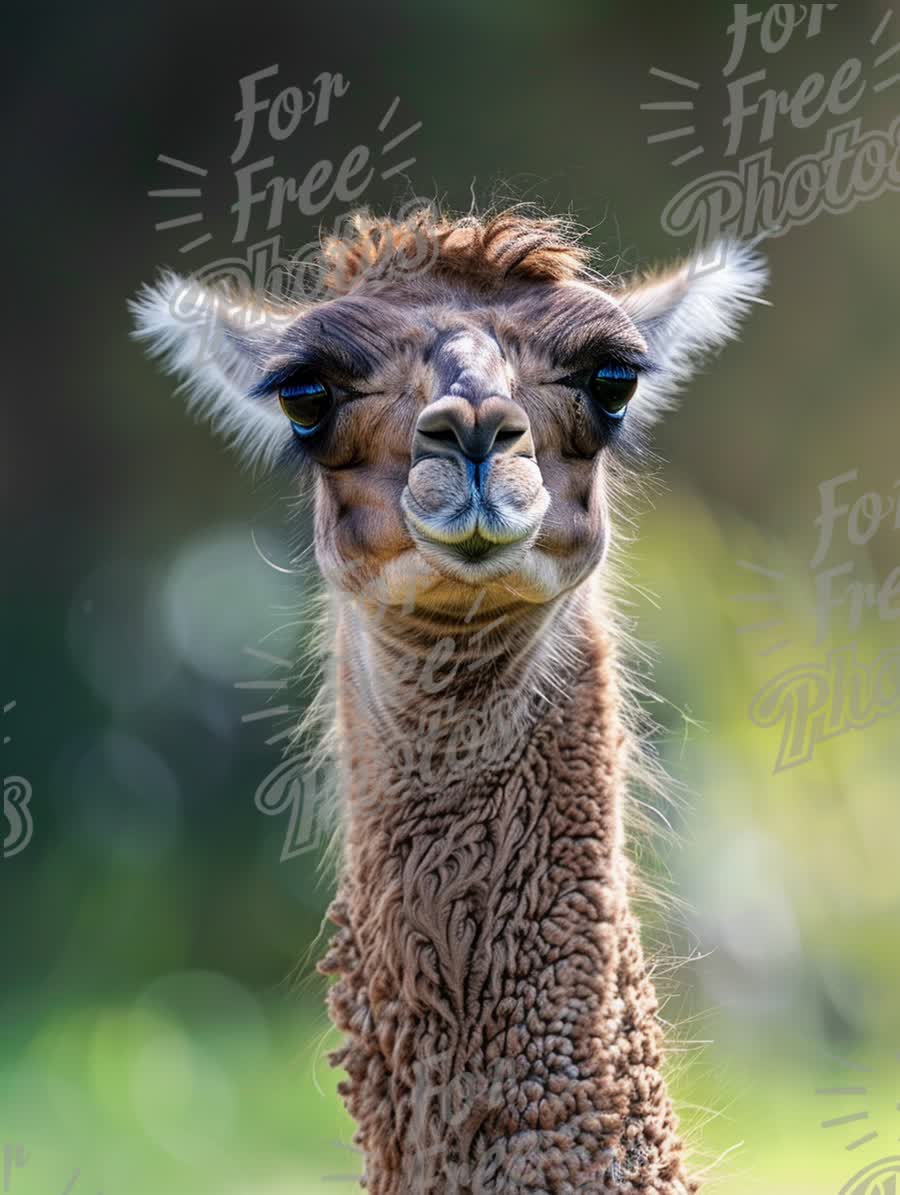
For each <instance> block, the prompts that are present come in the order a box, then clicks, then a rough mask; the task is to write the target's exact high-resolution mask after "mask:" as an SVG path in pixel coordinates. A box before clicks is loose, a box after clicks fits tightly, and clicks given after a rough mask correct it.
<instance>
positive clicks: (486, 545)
mask: <svg viewBox="0 0 900 1195" xmlns="http://www.w3.org/2000/svg"><path fill="white" fill-rule="evenodd" d="M502 547H503V545H502V544H495V543H492V542H491V541H490V540H489V539H485V537H484V536H483V535H480V534H479V533H478V532H477V531H475V532H474V533H473V534H472V535H470V536H469V538H468V539H464V540H462V541H461V542H460V543H457V544H453V545H452V546H451V551H453V552H456V553H457V554H458V555H459V556H461V557H462V559H463V560H470V561H478V560H484V558H485V557H486V556H489V555H490V554H491V552H496V551H497V550H498V549H500V548H502Z"/></svg>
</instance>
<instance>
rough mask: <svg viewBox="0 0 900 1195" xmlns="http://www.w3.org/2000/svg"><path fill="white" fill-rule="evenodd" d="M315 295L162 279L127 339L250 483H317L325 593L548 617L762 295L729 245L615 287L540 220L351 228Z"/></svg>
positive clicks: (382, 223) (599, 554)
mask: <svg viewBox="0 0 900 1195" xmlns="http://www.w3.org/2000/svg"><path fill="white" fill-rule="evenodd" d="M320 267H321V279H322V294H321V296H319V297H318V298H317V300H316V301H310V300H309V298H308V297H301V298H299V299H297V301H293V302H292V301H281V302H273V301H270V300H268V299H265V298H263V297H261V296H258V295H247V294H244V295H241V294H238V293H236V292H235V291H234V290H232V291H230V292H227V293H226V292H224V291H221V290H219V289H217V288H216V287H215V286H211V285H204V284H203V283H201V282H199V281H197V280H196V279H188V280H185V279H182V278H179V277H177V276H176V275H174V274H166V275H164V276H163V277H162V278H161V280H160V282H159V283H158V284H157V285H155V286H153V287H150V288H147V289H145V290H144V291H143V292H142V294H141V296H140V297H139V298H138V299H137V300H136V302H135V303H134V305H133V309H134V312H135V315H136V319H137V326H138V331H137V334H138V335H139V336H141V337H143V338H145V339H146V340H147V341H149V343H150V345H151V348H152V350H153V351H156V352H158V353H160V354H162V355H164V357H165V359H166V363H167V365H168V366H169V367H170V368H171V369H172V370H173V371H175V372H177V373H179V374H181V375H182V376H183V377H184V379H185V381H186V383H187V385H188V390H189V393H190V394H191V395H192V401H194V402H195V403H196V404H198V405H199V407H200V409H201V411H202V412H203V413H205V414H208V415H209V416H210V418H211V419H212V421H213V423H214V424H216V425H217V426H218V427H219V428H220V429H221V430H222V431H223V432H224V433H225V434H226V436H228V437H229V438H230V439H231V440H233V441H234V442H235V443H236V444H237V446H238V447H239V448H240V449H241V450H242V452H243V453H244V455H245V456H246V458H247V459H248V461H250V462H251V463H253V464H254V465H258V466H269V465H275V464H281V465H283V466H285V467H286V469H287V470H288V471H291V472H293V473H294V474H296V475H298V477H302V478H304V479H310V480H311V481H312V482H313V488H314V494H315V550H316V556H317V559H318V562H319V566H320V568H321V570H322V572H323V573H324V575H325V577H326V578H327V579H328V580H329V581H330V582H331V583H332V584H333V585H335V586H336V587H337V588H338V589H339V590H343V591H344V592H350V593H353V592H361V591H362V590H368V592H369V593H377V594H378V596H379V600H380V601H381V602H383V603H386V604H387V605H388V606H390V605H391V604H395V603H401V602H408V601H409V597H410V592H411V586H412V587H413V588H414V592H415V603H416V605H417V606H419V607H424V608H426V609H427V608H429V607H433V608H435V609H437V608H440V609H442V610H445V611H446V610H448V609H452V608H453V607H455V606H459V605H460V604H468V603H470V602H471V599H472V592H473V589H474V590H485V591H486V592H487V594H488V595H489V598H490V604H491V605H492V606H494V607H499V608H503V607H504V606H505V605H508V604H510V603H522V602H525V603H546V602H549V601H551V600H552V599H554V598H555V597H557V596H558V595H560V594H562V593H565V592H567V591H569V590H572V589H573V588H574V587H576V586H577V585H578V584H579V583H580V582H581V581H583V580H584V579H585V578H586V577H587V576H588V575H589V574H590V573H591V572H592V571H593V570H595V569H596V568H597V567H598V565H600V564H601V562H602V560H603V558H604V555H605V552H606V548H607V545H608V542H609V534H610V532H609V521H610V520H609V507H610V494H611V493H612V492H614V481H615V478H616V476H617V472H618V473H621V468H622V462H625V461H628V460H634V459H636V454H637V456H639V453H640V449H641V447H642V445H643V444H644V443H645V442H646V435H647V430H648V428H649V427H650V425H651V424H652V423H653V422H654V420H655V419H656V418H657V417H658V416H659V414H660V413H661V412H662V411H663V410H665V409H666V407H667V406H669V405H671V402H672V399H673V397H674V396H675V395H676V393H677V392H678V391H679V389H680V388H681V387H682V386H683V385H684V383H685V382H686V381H687V380H688V378H689V377H690V375H691V373H692V372H693V370H694V369H695V367H696V366H697V365H698V364H699V363H700V361H701V360H702V359H703V357H704V356H705V355H706V354H708V353H709V352H711V351H713V350H715V349H717V348H719V347H720V346H721V345H722V344H723V343H724V342H725V341H726V340H728V339H729V338H731V337H732V336H733V335H734V334H735V332H736V328H737V325H738V323H739V320H740V317H741V316H742V315H743V314H744V313H745V311H746V309H747V305H748V304H749V303H750V302H752V301H754V299H755V298H756V296H757V295H758V293H759V292H760V290H761V289H762V287H763V285H764V282H765V270H764V267H763V265H762V262H761V260H760V259H759V257H758V256H757V255H755V254H754V253H753V252H752V251H751V250H749V249H747V248H745V247H742V246H739V245H737V244H734V243H731V244H723V245H719V246H716V247H715V249H714V250H713V251H711V252H710V253H709V254H707V255H706V262H705V263H702V262H700V261H699V260H694V261H689V262H687V263H685V264H683V265H681V266H679V267H677V268H674V269H672V270H670V271H667V272H663V273H659V274H652V275H644V276H640V277H637V278H634V279H627V280H622V281H615V280H609V279H607V278H604V277H602V276H600V275H598V274H597V273H596V272H594V271H593V270H592V269H591V268H590V267H589V262H588V254H587V252H586V251H585V250H584V248H583V247H582V246H581V245H580V243H579V239H578V237H577V236H576V235H575V234H573V232H572V231H571V230H570V229H569V227H568V226H567V225H566V224H565V223H564V222H563V221H559V220H552V219H545V218H534V217H528V216H523V215H521V214H519V213H517V212H515V211H513V212H510V213H505V214H501V215H498V216H494V217H492V218H489V219H484V220H479V219H476V218H474V217H464V218H461V219H457V220H453V219H448V218H444V217H440V216H437V215H435V214H434V212H433V211H432V210H431V209H429V208H422V209H420V210H417V211H415V212H413V213H412V215H409V216H407V217H406V218H404V219H403V220H398V221H391V220H387V219H384V220H380V219H375V218H373V217H370V216H367V215H364V214H362V215H359V216H357V217H356V218H355V220H354V221H353V224H352V228H351V231H350V232H349V233H348V234H347V235H346V236H342V237H334V238H331V239H330V240H326V241H325V242H324V244H323V247H322V253H321V258H320Z"/></svg>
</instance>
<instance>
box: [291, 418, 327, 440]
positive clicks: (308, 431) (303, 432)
mask: <svg viewBox="0 0 900 1195" xmlns="http://www.w3.org/2000/svg"><path fill="white" fill-rule="evenodd" d="M320 426H321V424H319V423H317V424H316V425H315V427H301V426H300V424H299V423H294V422H293V420H292V421H291V431H292V432H293V433H294V435H295V436H299V437H300V439H301V440H305V439H306V437H307V436H311V435H313V434H314V433H315V432H317V431H318V430H319V428H320Z"/></svg>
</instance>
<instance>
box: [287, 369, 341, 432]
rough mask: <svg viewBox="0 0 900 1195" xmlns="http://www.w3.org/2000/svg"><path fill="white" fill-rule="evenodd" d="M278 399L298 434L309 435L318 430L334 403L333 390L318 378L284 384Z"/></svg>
mask: <svg viewBox="0 0 900 1195" xmlns="http://www.w3.org/2000/svg"><path fill="white" fill-rule="evenodd" d="M278 401H279V403H281V409H282V411H284V413H285V415H287V417H288V419H290V421H291V426H292V427H293V429H294V431H295V432H296V433H297V435H298V436H308V435H311V434H312V433H313V432H314V431H316V429H317V428H318V427H319V426H320V424H322V423H324V422H325V419H326V418H327V417H328V415H329V414H330V412H331V408H332V406H333V405H334V399H333V397H332V394H331V391H330V390H329V389H328V387H327V386H326V385H325V384H324V383H323V382H320V381H319V379H318V378H310V379H309V380H308V381H304V382H292V383H290V384H288V385H284V386H282V387H281V389H280V390H279V391H278Z"/></svg>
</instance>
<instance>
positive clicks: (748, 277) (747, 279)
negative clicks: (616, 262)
mask: <svg viewBox="0 0 900 1195" xmlns="http://www.w3.org/2000/svg"><path fill="white" fill-rule="evenodd" d="M767 281H768V269H767V267H766V263H765V259H764V258H763V256H762V254H760V253H758V252H756V250H755V249H753V248H752V247H751V246H749V245H743V244H741V243H740V242H738V241H720V242H718V243H717V244H715V245H713V246H712V247H711V248H710V249H708V250H706V251H705V252H702V253H698V254H697V255H695V256H694V257H692V258H690V259H688V260H687V261H686V262H684V263H682V264H681V265H680V266H676V267H675V268H674V269H671V270H668V271H661V272H659V273H655V274H650V275H646V276H644V277H641V278H638V279H637V280H633V281H632V282H630V283H628V284H626V285H625V286H624V287H623V288H622V289H621V290H620V291H618V292H616V293H615V294H614V298H615V299H616V300H617V301H618V302H619V303H620V304H621V306H622V308H623V309H624V310H625V312H626V313H627V314H628V316H629V317H630V318H631V319H632V320H633V321H634V323H635V324H636V325H637V327H638V329H639V330H640V332H641V334H642V335H643V336H644V339H645V340H646V341H647V344H648V345H649V356H650V358H651V360H652V361H653V362H654V363H655V365H656V369H655V370H653V371H652V372H650V373H648V375H647V376H646V377H645V378H644V379H642V381H641V385H640V387H639V389H638V393H637V395H636V397H635V404H636V405H639V407H640V409H641V413H642V414H643V415H644V417H645V418H648V419H650V420H653V419H654V418H656V417H658V416H659V415H660V414H662V413H663V412H664V411H665V410H667V409H668V408H669V407H671V406H672V405H673V401H674V399H675V396H676V395H677V394H678V392H679V390H680V389H681V387H682V386H683V385H684V383H685V382H687V381H688V379H689V378H690V377H691V376H692V375H693V374H694V373H695V372H696V370H697V369H698V368H699V367H700V365H701V364H702V362H703V360H704V359H705V358H706V357H707V356H708V355H709V354H710V353H712V352H714V351H715V350H717V349H720V348H721V347H722V346H723V345H724V344H726V343H727V341H729V340H733V339H734V338H735V337H736V336H737V333H738V327H739V325H740V323H741V320H742V319H743V318H744V317H745V316H746V314H747V312H748V310H749V307H750V304H751V303H762V304H765V305H766V306H768V304H767V303H766V300H765V299H761V298H759V295H760V292H761V291H762V290H764V288H765V285H766V282H767Z"/></svg>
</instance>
